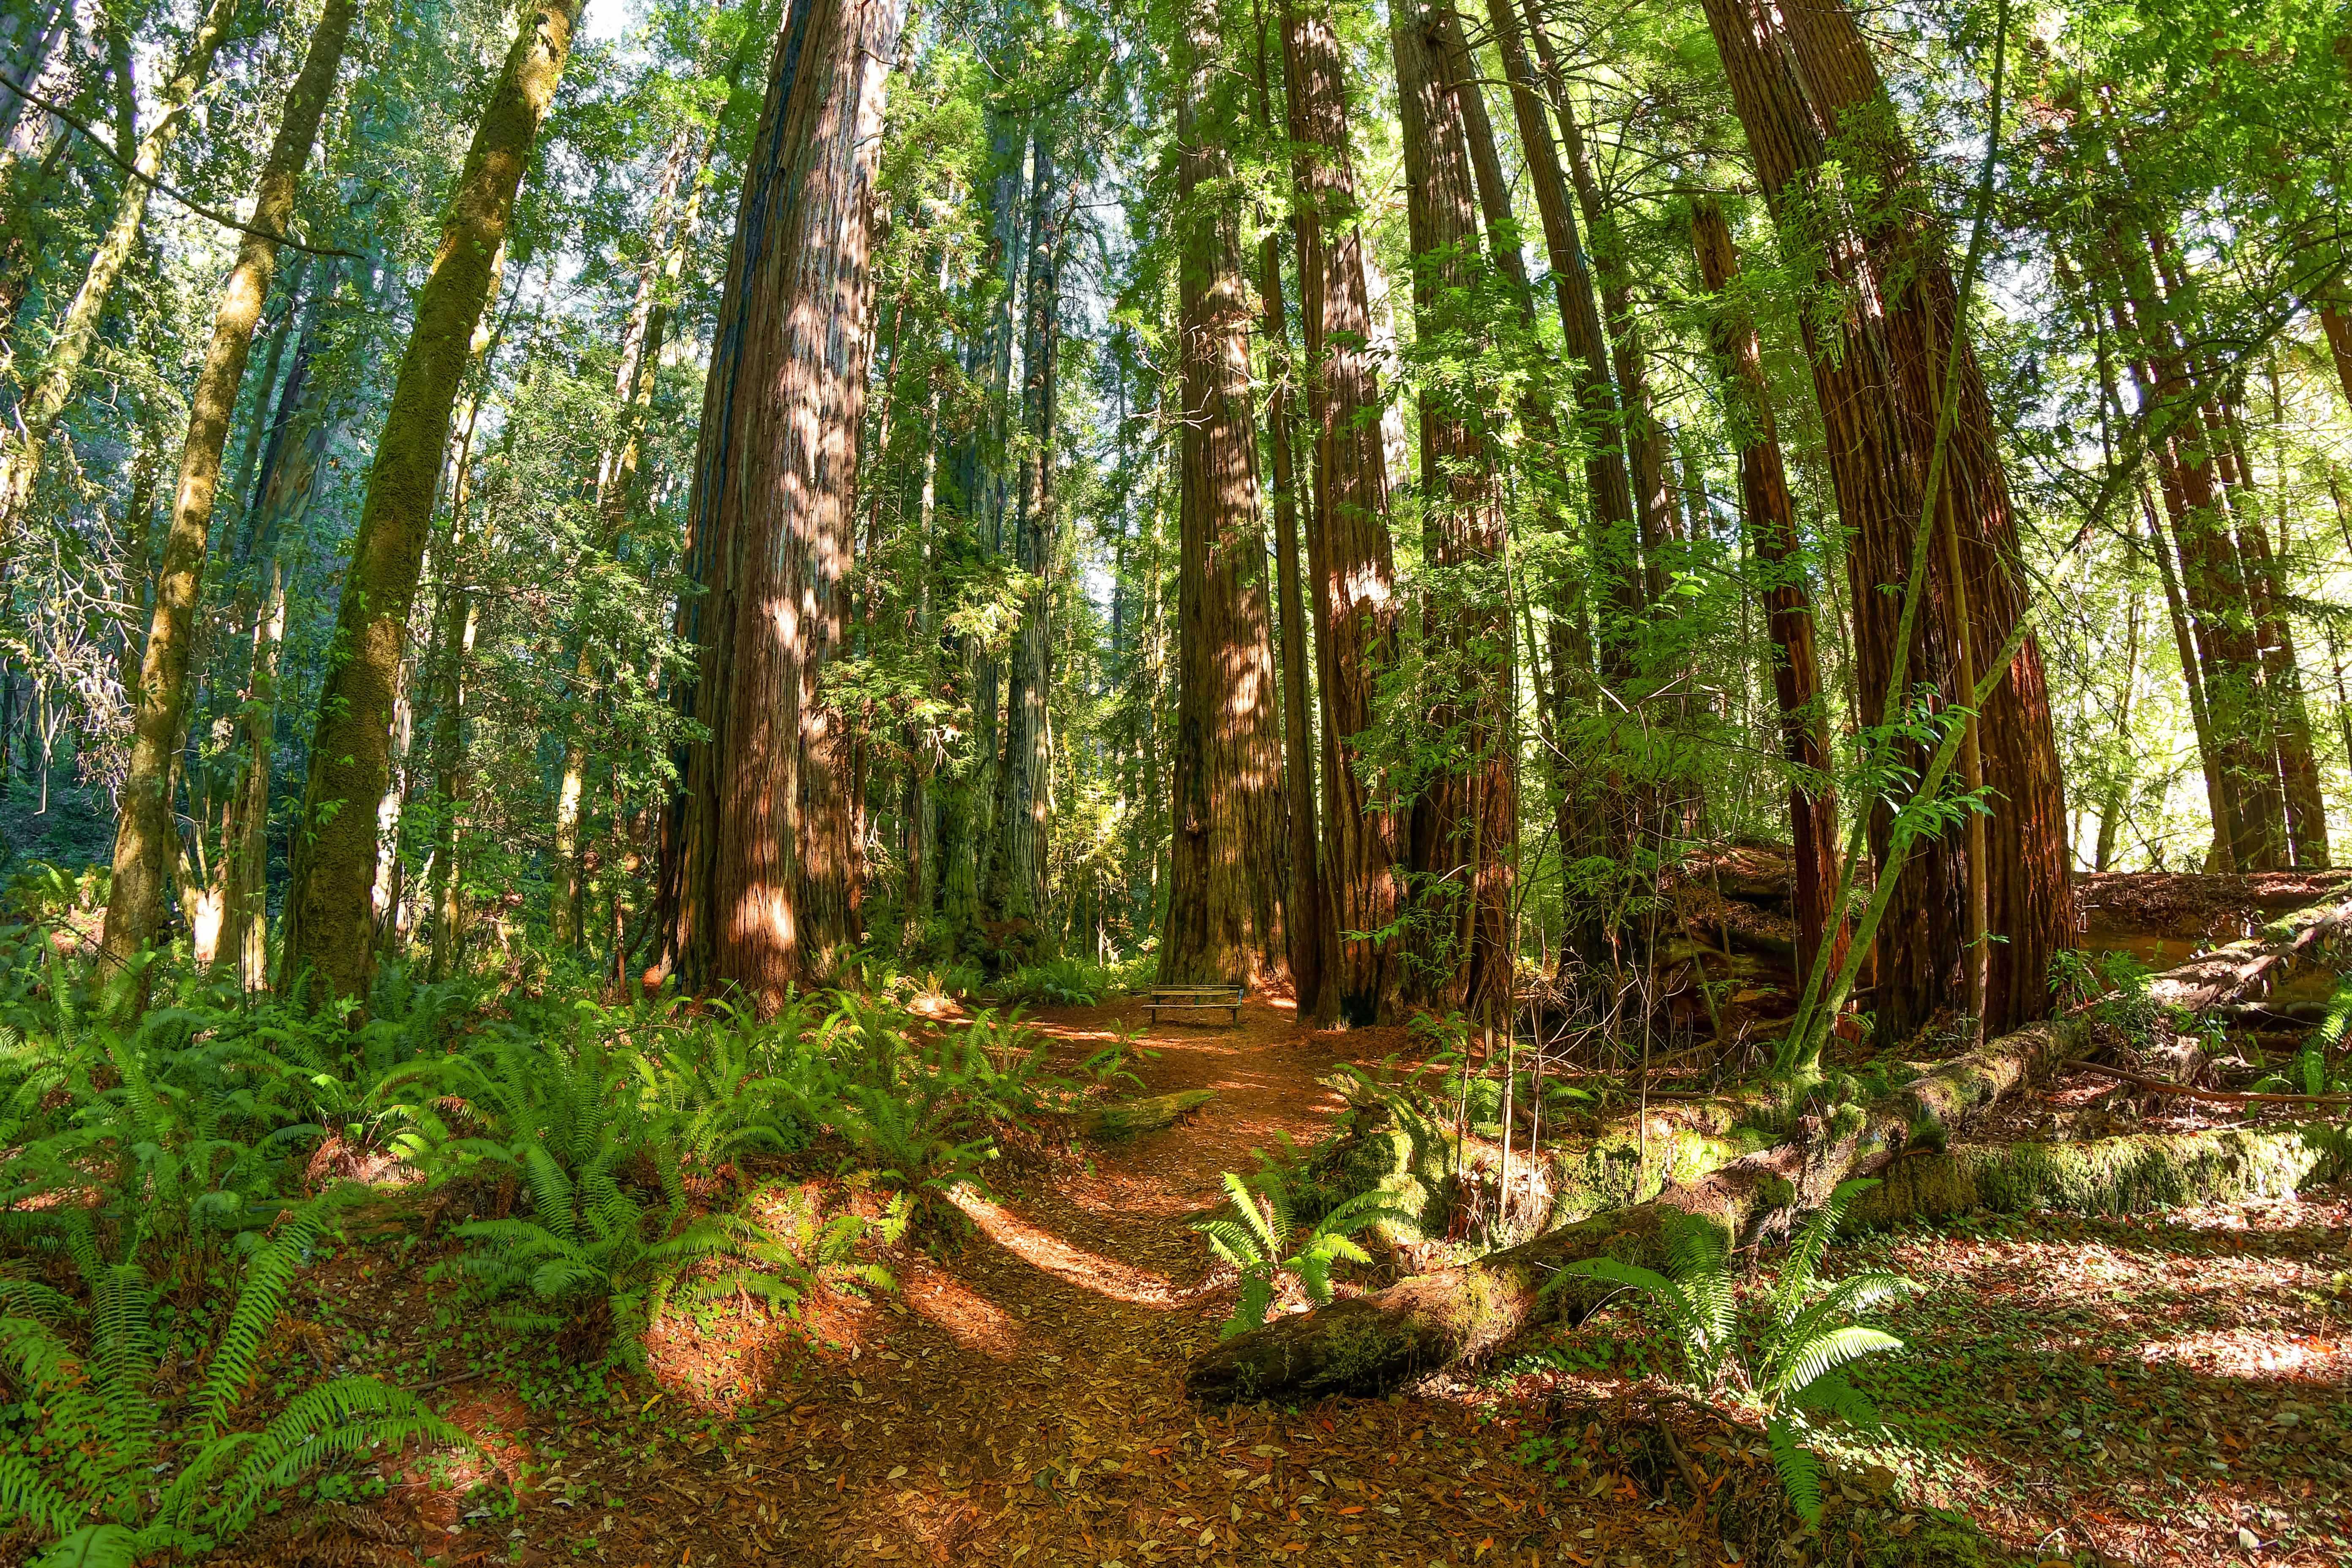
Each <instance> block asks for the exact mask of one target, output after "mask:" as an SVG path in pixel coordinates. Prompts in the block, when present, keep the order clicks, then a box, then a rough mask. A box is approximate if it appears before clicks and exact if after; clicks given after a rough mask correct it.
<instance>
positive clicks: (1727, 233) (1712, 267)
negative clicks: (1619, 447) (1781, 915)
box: [1691, 198, 1845, 984]
mask: <svg viewBox="0 0 2352 1568" xmlns="http://www.w3.org/2000/svg"><path fill="white" fill-rule="evenodd" d="M1691 238H1692V245H1693V248H1694V249H1695V250H1696V253H1697V258H1698V271H1699V280H1700V282H1701V283H1702V284H1704V285H1705V287H1706V291H1707V292H1708V293H1710V294H1712V295H1715V296H1716V297H1717V299H1716V303H1715V304H1714V307H1713V312H1712V315H1711V316H1710V318H1709V321H1708V336H1709V339H1710V340H1711V342H1712V343H1713V346H1714V349H1715V354H1716V358H1717V361H1718V362H1719V363H1720V364H1721V366H1722V374H1723V378H1724V405H1725V408H1726V410H1727V420H1726V423H1727V425H1728V426H1730V428H1731V434H1732V437H1733V439H1734V440H1735V442H1736V443H1737V444H1738V448H1739V515H1740V523H1741V526H1742V527H1743V528H1744V529H1745V530H1746V531H1747V539H1748V549H1749V551H1750V552H1752V553H1753V555H1754V556H1755V559H1756V561H1757V562H1758V563H1759V569H1760V571H1759V574H1760V575H1761V576H1762V578H1763V580H1764V583H1765V584H1766V586H1765V588H1764V594H1763V598H1764V605H1765V609H1766V611H1767V613H1768V614H1769V616H1770V617H1771V620H1770V622H1769V637H1770V640H1771V644H1772V689H1773V694H1774V696H1775V697H1776V698H1777V699H1778V700H1779V704H1780V749H1781V754H1782V755H1784V756H1785V757H1787V758H1788V759H1789V766H1790V777H1789V838H1790V846H1791V849H1790V858H1791V859H1792V860H1793V861H1794V862H1795V869H1796V881H1797V891H1796V900H1795V910H1794V912H1795V914H1796V918H1797V980H1798V983H1799V984H1803V982H1804V980H1805V978H1806V976H1807V975H1808V974H1810V973H1811V969H1812V965H1813V963H1814V961H1815V958H1816V955H1817V954H1819V953H1820V952H1822V938H1823V937H1824V936H1825V935H1826V934H1827V933H1828V932H1829V931H1831V929H1832V925H1834V926H1835V927H1836V928H1837V930H1838V939H1837V942H1835V944H1834V946H1833V948H1832V951H1831V952H1830V957H1829V961H1828V962H1829V965H1830V969H1831V971H1832V973H1835V971H1836V969H1837V967H1838V965H1839V964H1841V963H1843V962H1844V961H1845V930H1844V923H1845V922H1844V914H1843V911H1842V910H1838V909H1837V908H1836V907H1835V902H1836V894H1837V885H1838V852H1837V826H1838V824H1837V793H1836V787H1835V784H1834V783H1833V782H1832V763H1833V758H1832V753H1831V751H1830V726H1829V705H1828V701H1827V700H1826V698H1825V696H1824V694H1823V692H1822V669H1821V657H1820V654H1819V652H1818V651H1817V648H1816V645H1815V641H1814V636H1813V605H1812V595H1811V594H1810V593H1809V592H1808V591H1807V588H1806V583H1805V564H1804V553H1803V543H1802V542H1801V540H1800V539H1799V538H1798V535H1797V519H1796V510H1795V508H1794V507H1793V506H1791V505H1790V500H1789V476H1788V473H1787V470H1786V469H1785V468H1784V467H1783V466H1782V464H1781V461H1780V432H1779V430H1778V428H1777V427H1776V425H1775V423H1774V420H1773V417H1772V402H1771V389H1770V386H1769V384H1768V383H1767V382H1766V380H1765V377H1764V355H1763V347H1762V344H1761V343H1759V342H1758V340H1757V335H1756V324H1755V321H1754V319H1753V317H1752V316H1751V315H1750V314H1749V313H1748V308H1747V306H1746V305H1745V303H1744V296H1743V294H1742V293H1741V291H1740V290H1739V289H1738V288H1737V287H1735V280H1736V279H1738V277H1739V252H1738V249H1737V248H1736V247H1734V246H1733V244H1732V239H1731V227H1730V226H1729V225H1728V224H1727V223H1726V222H1725V221H1724V216H1723V209H1722V208H1721V207H1719V206H1717V205H1716V203H1715V202H1714V200H1713V199H1712V198H1702V199H1700V200H1699V201H1697V202H1696V203H1694V204H1693V205H1692V207H1691Z"/></svg>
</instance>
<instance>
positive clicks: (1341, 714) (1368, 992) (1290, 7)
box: [1282, 0, 1401, 1024]
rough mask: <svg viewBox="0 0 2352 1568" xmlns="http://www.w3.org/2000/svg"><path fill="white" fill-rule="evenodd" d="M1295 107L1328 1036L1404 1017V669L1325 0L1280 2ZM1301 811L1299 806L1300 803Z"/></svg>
mask: <svg viewBox="0 0 2352 1568" xmlns="http://www.w3.org/2000/svg"><path fill="white" fill-rule="evenodd" d="M1282 31H1283V80H1284V85H1285V94H1286V100H1287V118H1288V121H1289V130H1290V140H1291V170H1292V179H1293V183H1294V184H1293V190H1294V203H1295V205H1294V207H1293V216H1294V220H1295V223H1296V226H1297V241H1298V299H1299V325H1300V335H1301V337H1302V339H1303V340H1304V346H1305V350H1306V384H1307V417H1308V419H1309V421H1310V423H1311V424H1312V426H1313V428H1314V432H1315V458H1314V474H1315V495H1316V506H1315V509H1314V511H1313V513H1312V515H1311V516H1310V517H1309V519H1308V527H1307V570H1308V574H1309V575H1310V576H1311V577H1312V579H1313V582H1314V600H1315V619H1316V631H1317V638H1316V655H1317V661H1318V672H1319V674H1320V676H1321V679H1320V680H1319V681H1318V687H1319V690H1320V699H1321V704H1322V721H1323V747H1322V752H1323V754H1322V759H1321V760H1322V773H1323V854H1324V871H1325V878H1326V886H1327V891H1326V898H1327V907H1328V911H1329V913H1328V917H1327V918H1328V920H1329V921H1330V929H1329V935H1328V938H1327V941H1326V951H1327V952H1328V953H1330V955H1331V963H1332V980H1331V983H1330V984H1328V985H1327V986H1325V987H1324V990H1323V995H1322V998H1320V999H1318V1005H1328V1006H1331V1007H1333V1008H1334V1009H1335V1010H1336V1011H1335V1013H1334V1014H1325V1013H1321V1012H1318V1015H1317V1016H1318V1018H1319V1019H1320V1020H1321V1021H1323V1022H1326V1023H1329V1022H1335V1021H1337V1020H1338V1019H1339V1018H1344V1019H1345V1020H1346V1021H1348V1022H1349V1023H1351V1024H1371V1023H1375V1022H1383V1021H1386V1020H1388V1019H1390V1018H1392V1017H1394V1016H1395V1014H1396V1002H1395V994H1394V993H1395V965H1396V954H1395V952H1394V943H1393V941H1392V939H1391V936H1390V934H1389V933H1390V931H1391V927H1392V926H1393V925H1394V923H1395V921H1396V917H1397V911H1398V900H1399V888H1398V884H1397V877H1396V869H1395V868H1396V864H1397V861H1398V859H1399V844H1398V823H1397V820H1396V816H1395V815H1394V812H1393V810H1392V809H1391V807H1390V806H1389V805H1388V804H1387V803H1386V801H1385V800H1384V799H1383V798H1382V796H1381V783H1380V781H1378V780H1375V779H1371V778H1369V777H1367V776H1366V775H1367V773H1368V769H1367V768H1366V766H1365V764H1364V762H1363V756H1364V750H1365V737H1366V735H1367V732H1368V731H1370V730H1371V728H1372V726H1373V694H1374V692H1375V691H1376V690H1377V689H1378V686H1379V682H1380V679H1381V676H1382V675H1383V674H1384V673H1386V671H1387V670H1388V669H1389V668H1391V666H1392V665H1393V663H1394V662H1395V659H1396V657H1397V646H1396V645H1397V619H1398V616H1399V615H1400V613H1401V605H1400V604H1399V601H1398V598H1397V591H1396V569H1395V563H1394V562H1393V560H1392V559H1391V553H1390V545H1389V531H1388V506H1389V502H1388V464H1387V459H1386V457H1385V454H1384V453H1383V452H1382V449H1381V389H1380V376H1379V372H1378V369H1377V365H1376V363H1375V361H1374V359H1373V356H1372V354H1371V353H1370V339H1371V330H1372V329H1371V305H1370V293H1369V291H1368V289H1367V287H1366V283H1365V278H1364V253H1363V235H1362V231H1361V229H1360V226H1359V225H1358V220H1357V215H1358V204H1357V199H1356V187H1355V171H1354V167H1353V164H1352V163H1351V162H1350V159H1349V145H1348V138H1349V126H1348V114H1349V102H1348V91H1347V76H1346V68H1345V56H1344V54H1343V52H1342V49H1341V47H1340V43H1339V34H1338V32H1337V31H1336V29H1335V27H1334V26H1333V23H1332V18H1331V11H1330V0H1284V4H1283V7H1282ZM1299 804H1300V805H1304V804H1305V803H1299Z"/></svg>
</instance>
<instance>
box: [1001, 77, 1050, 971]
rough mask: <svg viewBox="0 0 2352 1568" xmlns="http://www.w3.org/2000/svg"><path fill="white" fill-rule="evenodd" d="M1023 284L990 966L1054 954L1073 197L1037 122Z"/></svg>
mask: <svg viewBox="0 0 2352 1568" xmlns="http://www.w3.org/2000/svg"><path fill="white" fill-rule="evenodd" d="M1032 146H1033V148H1034V153H1033V164H1034V167H1033V172H1032V174H1031V175H1030V184H1029V279H1028V284H1027V287H1026V288H1025V289H1024V291H1023V315H1024V321H1023V326H1022V345H1021V363H1022V367H1023V373H1022V385H1021V429H1022V437H1023V438H1022V443H1021V451H1020V465H1021V481H1020V490H1019V494H1018V495H1017V496H1016V497H1015V498H1014V503H1013V565H1014V566H1016V567H1018V568H1019V569H1020V570H1021V571H1022V572H1024V573H1025V574H1028V575H1029V576H1030V577H1031V579H1032V582H1031V584H1030V587H1029V595H1028V600H1027V602H1026V603H1025V604H1024V605H1022V609H1021V628H1020V630H1019V632H1018V633H1016V634H1015V636H1014V637H1013V658H1012V661H1011V664H1010V666H1009V668H1007V671H1006V680H1005V687H1004V750H1003V756H1002V757H1001V758H1000V760H999V761H998V763H997V769H996V813H995V817H996V837H995V841H994V844H993V846H992V853H991V855H990V857H989V869H988V878H987V880H986V882H985V883H984V884H983V885H982V889H981V907H982V910H984V911H985V920H986V928H987V930H988V931H989V938H990V940H989V946H990V948H991V950H992V953H993V955H994V957H995V960H996V962H998V963H1001V964H1005V965H1008V966H1009V965H1018V964H1021V963H1030V962H1033V961H1034V960H1035V959H1036V958H1038V957H1039V956H1041V955H1042V953H1043V952H1045V949H1046V948H1047V947H1048V946H1050V945H1051V943H1050V942H1049V941H1048V939H1047V934H1046V927H1045V917H1046V910H1045V846H1046V833H1047V827H1048V823H1047V819H1046V813H1047V793H1046V777H1045V700H1046V697H1047V694H1048V690H1049V688H1048V685H1047V682H1048V680H1049V679H1050V675H1051V672H1050V669H1049V668H1048V665H1047V662H1046V658H1047V647H1048V646H1049V645H1048V639H1047V636H1046V633H1047V626H1046V621H1047V617H1048V616H1049V615H1050V613H1051V610H1052V604H1053V599H1052V595H1051V594H1050V593H1049V591H1048V587H1047V578H1048V574H1050V573H1051V571H1052V569H1053V563H1054V529H1055V501H1054V425H1055V416H1056V413H1057V403H1058V391H1059V388H1058V383H1057V375H1056V364H1055V362H1056V361H1057V360H1058V359H1059V357H1060V354H1061V347H1062V323H1061V309H1062V298H1061V247H1062V224H1063V219H1064V217H1065V216H1066V214H1067V211H1068V206H1069V202H1070V200H1071V197H1070V195H1069V194H1068V193H1066V192H1065V191H1064V190H1063V189H1062V185H1063V180H1062V176H1061V174H1060V173H1059V172H1058V171H1057V170H1056V169H1055V167H1054V152H1053V148H1052V146H1051V145H1050V144H1049V143H1048V142H1047V141H1046V132H1045V126H1044V124H1043V122H1042V121H1041V122H1040V124H1039V126H1038V129H1037V131H1036V132H1035V133H1034V136H1033V138H1032Z"/></svg>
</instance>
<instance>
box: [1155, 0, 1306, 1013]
mask: <svg viewBox="0 0 2352 1568" xmlns="http://www.w3.org/2000/svg"><path fill="white" fill-rule="evenodd" d="M1222 21H1223V19H1222V18H1221V17H1220V16H1219V10H1218V7H1217V5H1215V4H1214V0H1192V5H1191V7H1190V9H1189V10H1188V12H1187V13H1186V15H1185V16H1184V18H1183V21H1182V24H1181V26H1182V29H1183V32H1182V36H1181V37H1180V38H1179V40H1178V47H1179V48H1180V49H1181V51H1182V53H1183V64H1184V70H1185V89H1184V100H1183V105H1182V111H1181V118H1180V121H1179V124H1178V132H1177V136H1178V151H1177V158H1178V163H1177V179H1178V202H1179V204H1180V213H1179V217H1178V220H1177V221H1178V224H1179V246H1178V249H1179V254H1180V256H1181V262H1180V265H1179V268H1178V278H1179V283H1178V287H1179V290H1180V294H1181V316H1180V320H1179V323H1178V325H1179V331H1180V333H1181V355H1182V392H1183V435H1182V437H1181V446H1182V458H1181V469H1180V476H1181V478H1180V489H1181V499H1180V503H1179V518H1180V521H1179V525H1178V543H1179V551H1178V562H1177V616H1178V630H1177V647H1178V666H1179V669H1178V686H1179V691H1178V698H1177V718H1176V758H1175V763H1176V771H1175V800H1174V810H1173V816H1174V821H1173V823H1172V825H1171V826H1172V830H1173V837H1172V842H1171V847H1170V878H1169V892H1168V922H1167V929H1166V932H1165V934H1164V937H1163V939H1162V941H1161V943H1160V979H1161V980H1162V981H1163V982H1169V983H1175V982H1187V981H1189V982H1215V981H1223V982H1227V983H1233V984H1245V985H1254V984H1258V983H1260V982H1261V981H1263V980H1265V979H1266V978H1268V977H1269V976H1270V974H1272V973H1279V972H1280V971H1281V969H1282V968H1283V967H1284V966H1285V961H1286V955H1285V943H1284V940H1283V935H1282V930H1281V919H1280V912H1279V910H1280V905H1279V900H1278V897H1276V896H1273V895H1276V894H1278V891H1279V889H1280V887H1281V880H1280V879H1281V874H1282V871H1283V868H1284V867H1285V866H1286V856H1287V846H1286V842H1285V841H1286V837H1287V835H1286V833H1285V831H1284V830H1283V827H1282V816H1281V809H1282V752H1281V748H1280V745H1279V743H1278V742H1277V738H1276V725H1275V703H1276V700H1278V699H1277V697H1276V684H1275V670H1274V646H1273V642H1272V638H1271V637H1270V635H1269V631H1268V627H1267V606H1266V593H1265V527H1264V524H1263V523H1262V521H1260V517H1259V511H1258V480H1257V420H1256V415H1255V410H1254V409H1253V407H1252V405H1251V397H1250V362H1249V323H1250V318H1251V316H1252V315H1253V314H1254V312H1253V311H1252V310H1251V308H1250V298H1249V284H1248V281H1247V279H1246V278H1245V277H1244V274H1243V271H1242V251H1241V232H1240V231H1241V225H1240V213H1239V211H1238V210H1237V206H1236V198H1235V195H1234V191H1233V184H1232V170H1233V162H1232V157H1231V154H1230V152H1229V150H1228V139H1229V138H1230V137H1231V135H1232V133H1233V132H1234V127H1235V126H1236V125H1237V124H1238V122H1239V121H1240V118H1241V106H1240V104H1239V102H1238V101H1237V95H1236V92H1235V90H1234V81H1233V79H1232V77H1231V74H1230V73H1229V72H1226V71H1225V70H1223V61H1221V60H1220V59H1219V51H1220V48H1221V47H1222V35H1223V32H1224V28H1223V25H1222Z"/></svg>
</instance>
